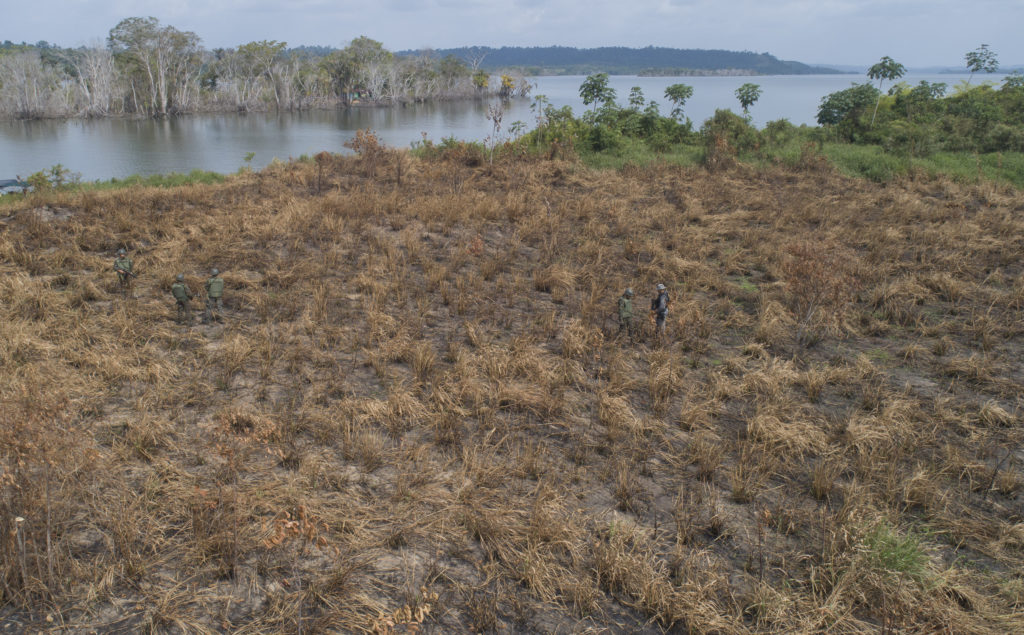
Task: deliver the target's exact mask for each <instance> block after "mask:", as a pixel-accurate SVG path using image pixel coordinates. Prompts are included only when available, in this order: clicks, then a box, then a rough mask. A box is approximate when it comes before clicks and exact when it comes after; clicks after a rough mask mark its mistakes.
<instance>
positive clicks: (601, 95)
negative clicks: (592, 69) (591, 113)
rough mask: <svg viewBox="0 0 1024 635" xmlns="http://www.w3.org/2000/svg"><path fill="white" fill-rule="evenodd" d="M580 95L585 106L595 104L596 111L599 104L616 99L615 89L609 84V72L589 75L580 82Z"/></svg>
mask: <svg viewBox="0 0 1024 635" xmlns="http://www.w3.org/2000/svg"><path fill="white" fill-rule="evenodd" d="M580 97H581V98H582V99H583V105H584V106H589V105H591V104H594V110H595V111H596V110H597V108H598V106H601V105H605V104H609V103H611V102H613V101H615V89H614V88H612V87H611V86H609V85H608V73H594V74H593V75H588V76H587V78H586V79H585V80H583V83H582V84H580Z"/></svg>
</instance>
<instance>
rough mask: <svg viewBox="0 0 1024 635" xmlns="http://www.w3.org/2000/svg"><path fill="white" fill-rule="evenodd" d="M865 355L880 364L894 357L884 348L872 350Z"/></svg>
mask: <svg viewBox="0 0 1024 635" xmlns="http://www.w3.org/2000/svg"><path fill="white" fill-rule="evenodd" d="M865 354H866V355H867V356H868V359H870V360H874V361H879V362H887V361H889V360H890V359H892V355H891V354H890V353H889V351H887V350H885V349H884V348H872V349H870V350H868V351H867V353H865Z"/></svg>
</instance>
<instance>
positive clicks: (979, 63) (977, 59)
mask: <svg viewBox="0 0 1024 635" xmlns="http://www.w3.org/2000/svg"><path fill="white" fill-rule="evenodd" d="M964 60H966V61H967V69H968V70H970V71H971V74H970V76H968V78H967V85H968V86H969V85H970V84H971V78H973V77H974V74H975V73H994V72H996V71H997V70H999V60H998V59H996V54H995V53H994V52H993V51H992V50H990V49H989V48H988V44H982V45H981V46H979V47H978V48H976V49H974V50H973V51H970V52H968V53H967V54H966V55H964Z"/></svg>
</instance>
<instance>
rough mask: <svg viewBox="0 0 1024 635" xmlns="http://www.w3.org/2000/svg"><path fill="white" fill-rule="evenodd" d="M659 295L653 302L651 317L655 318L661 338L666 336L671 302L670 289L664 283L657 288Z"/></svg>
mask: <svg viewBox="0 0 1024 635" xmlns="http://www.w3.org/2000/svg"><path fill="white" fill-rule="evenodd" d="M655 290H656V291H657V292H658V295H657V296H655V298H654V299H653V300H651V315H652V316H654V325H655V327H656V328H657V332H658V335H659V336H660V337H664V336H665V318H666V317H668V305H669V303H670V302H671V300H670V299H669V297H668V288H666V287H665V285H663V284H662V283H660V282H659V283H658V286H657V287H655Z"/></svg>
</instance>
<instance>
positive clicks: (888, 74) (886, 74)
mask: <svg viewBox="0 0 1024 635" xmlns="http://www.w3.org/2000/svg"><path fill="white" fill-rule="evenodd" d="M906 72H907V69H906V67H905V66H903V64H900V63H899V62H897V61H896V60H894V59H892V58H891V57H889V56H888V55H886V56H885V57H883V58H882V59H880V60H879V61H878V63H877V64H875V65H874V66H872V67H871V68H869V69H868V77H870V78H871V79H877V80H878V99H877V100H876V101H875V111H874V112H873V113H871V125H872V126H873V125H875V115H877V114H878V104H880V103H882V82H884V81H886V80H889V81H892V80H894V79H899V78H901V77H903V74H904V73H906Z"/></svg>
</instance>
